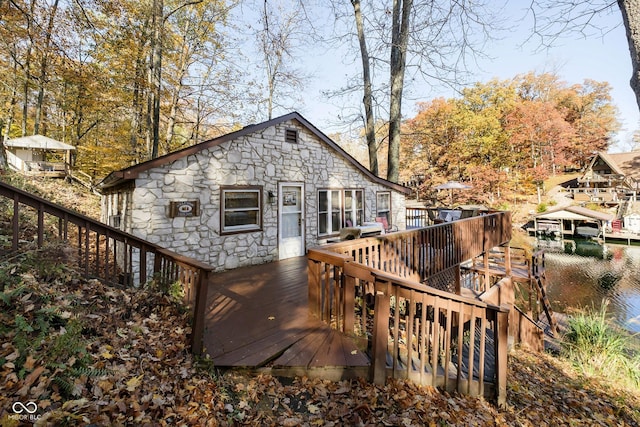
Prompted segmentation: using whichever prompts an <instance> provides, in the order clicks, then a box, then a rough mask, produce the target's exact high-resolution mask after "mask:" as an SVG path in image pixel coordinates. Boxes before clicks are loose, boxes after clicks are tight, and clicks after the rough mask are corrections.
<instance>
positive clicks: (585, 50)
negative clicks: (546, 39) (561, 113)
mask: <svg viewBox="0 0 640 427" xmlns="http://www.w3.org/2000/svg"><path fill="white" fill-rule="evenodd" d="M510 3H511V4H512V6H510V9H507V10H505V13H506V16H513V17H514V18H509V19H511V20H512V22H514V23H515V27H516V28H517V30H515V31H513V32H510V33H509V34H508V36H505V37H503V38H502V40H500V41H494V42H491V43H490V44H489V45H488V46H487V49H486V50H487V52H488V54H489V55H490V56H491V57H492V59H486V60H481V61H480V62H479V64H478V65H479V66H478V68H476V69H472V70H470V71H471V72H472V73H473V76H474V81H477V82H486V81H489V80H491V79H492V78H499V79H504V80H506V79H510V78H513V77H515V76H516V75H518V74H524V73H528V72H530V71H534V72H536V73H544V72H556V73H557V74H558V75H559V76H560V78H561V79H563V80H564V81H566V82H567V83H568V84H569V85H572V84H577V83H583V81H584V80H585V79H592V80H596V81H606V82H609V84H610V85H611V87H612V91H611V95H612V97H613V103H614V104H615V105H616V106H617V108H618V110H619V114H618V120H619V121H620V122H621V124H622V129H621V131H620V132H618V134H617V135H616V138H615V140H616V141H615V143H614V145H613V146H612V147H611V148H610V150H609V151H610V152H622V151H629V150H630V149H631V148H632V147H633V145H632V143H631V138H632V135H633V132H634V131H635V130H636V129H638V128H640V125H639V122H640V110H639V108H638V105H637V103H636V99H635V95H634V93H633V91H632V90H631V87H630V86H629V79H630V77H631V72H632V68H631V59H630V55H629V47H628V44H627V40H626V36H625V30H624V27H623V25H622V17H621V15H620V11H619V10H617V9H616V10H614V13H610V14H608V15H606V16H601V17H598V20H599V22H602V24H603V26H604V27H606V28H609V29H610V30H609V31H608V32H607V33H606V34H604V35H595V36H591V37H588V38H585V37H579V36H578V35H572V36H570V37H566V38H563V39H561V40H559V41H558V42H557V43H556V44H555V45H554V46H553V47H552V48H551V49H548V50H544V51H541V52H537V53H536V51H535V50H536V48H537V47H538V45H537V43H536V42H535V41H531V42H529V43H526V44H524V45H523V43H525V41H526V40H527V38H528V37H529V36H530V34H531V21H530V20H525V21H517V20H516V18H515V17H519V18H521V17H523V16H524V12H523V11H522V9H520V8H521V7H522V6H520V4H521V3H520V2H510ZM342 57H343V56H342V55H341V54H340V52H336V51H331V52H328V53H325V54H323V55H318V54H317V52H316V53H314V56H313V57H308V58H304V57H303V58H302V59H301V61H302V64H303V67H306V68H307V69H310V70H311V72H312V73H313V74H314V76H315V78H314V80H313V81H312V84H310V85H308V86H307V89H306V91H305V93H303V94H302V98H303V99H304V100H305V102H304V105H303V106H301V108H300V109H299V110H298V111H299V112H300V113H301V114H302V115H303V116H304V117H305V118H307V119H308V120H310V121H311V123H313V124H314V125H315V126H317V127H318V128H319V129H320V130H322V131H323V132H324V133H327V134H330V133H332V132H335V131H338V128H337V127H336V123H337V122H338V121H339V119H338V115H339V114H340V110H339V108H337V107H336V105H335V101H334V102H332V101H330V100H328V99H326V98H325V97H324V96H323V95H322V91H326V90H327V89H336V88H339V87H341V86H342V85H344V83H345V77H346V75H347V74H352V72H351V71H350V70H345V64H344V62H343V61H342ZM353 66H354V67H355V66H358V67H359V63H354V64H353ZM421 92H422V93H424V94H425V96H424V98H422V99H418V100H419V101H428V100H430V99H433V98H437V97H440V96H443V97H446V98H450V97H454V96H455V94H454V93H453V92H452V91H451V89H446V88H442V89H438V88H434V87H433V86H432V85H429V86H426V85H425V87H424V90H421V89H420V88H419V87H418V88H416V89H415V90H414V93H417V94H420V93H421ZM358 96H360V95H358ZM418 98H420V97H418ZM416 102H417V101H416V100H413V99H412V100H405V101H403V103H404V106H403V115H404V116H405V117H406V118H410V117H413V116H414V115H415V114H416V112H417V110H416V109H415V105H416Z"/></svg>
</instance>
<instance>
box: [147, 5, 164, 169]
mask: <svg viewBox="0 0 640 427" xmlns="http://www.w3.org/2000/svg"><path fill="white" fill-rule="evenodd" d="M163 10H164V1H163V0H153V11H152V24H151V25H152V27H153V28H152V36H151V58H150V59H151V61H150V66H151V69H150V70H149V72H150V76H149V80H150V83H151V88H150V97H151V98H150V104H151V111H150V113H151V117H150V119H151V120H150V121H151V129H150V131H151V158H152V159H155V158H156V157H158V146H159V145H160V95H161V94H160V88H161V84H162V33H163V31H162V28H163V25H164V18H163Z"/></svg>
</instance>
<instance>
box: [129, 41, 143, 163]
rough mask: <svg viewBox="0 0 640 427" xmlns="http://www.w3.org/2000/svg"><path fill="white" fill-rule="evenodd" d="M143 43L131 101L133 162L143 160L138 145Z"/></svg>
mask: <svg viewBox="0 0 640 427" xmlns="http://www.w3.org/2000/svg"><path fill="white" fill-rule="evenodd" d="M143 51H144V49H143V47H142V45H140V46H139V48H138V53H137V55H136V71H135V81H134V82H133V98H132V101H131V135H130V136H129V146H130V147H131V155H132V162H134V164H137V163H138V162H140V161H142V160H143V156H142V155H141V154H140V149H139V147H138V136H139V135H140V130H141V129H140V126H141V122H142V120H141V118H142V81H143V80H142V79H143V75H144V65H145V64H144V60H143V59H142V56H143Z"/></svg>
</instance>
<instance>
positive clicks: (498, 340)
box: [494, 309, 509, 406]
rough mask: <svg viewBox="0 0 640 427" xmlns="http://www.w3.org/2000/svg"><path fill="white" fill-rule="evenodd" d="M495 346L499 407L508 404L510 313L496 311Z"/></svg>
mask: <svg viewBox="0 0 640 427" xmlns="http://www.w3.org/2000/svg"><path fill="white" fill-rule="evenodd" d="M494 328H495V329H494V336H495V340H494V344H495V353H496V400H497V403H498V406H504V405H505V404H506V402H507V357H508V348H507V345H508V339H509V337H508V335H509V330H508V328H509V311H508V310H506V309H504V310H500V311H496V321H495V326H494Z"/></svg>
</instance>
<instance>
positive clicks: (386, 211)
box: [376, 191, 391, 224]
mask: <svg viewBox="0 0 640 427" xmlns="http://www.w3.org/2000/svg"><path fill="white" fill-rule="evenodd" d="M378 217H383V218H386V219H387V222H388V223H389V224H391V193H389V192H387V191H384V192H379V193H378V194H376V218H378Z"/></svg>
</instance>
